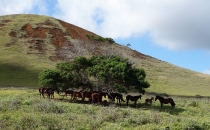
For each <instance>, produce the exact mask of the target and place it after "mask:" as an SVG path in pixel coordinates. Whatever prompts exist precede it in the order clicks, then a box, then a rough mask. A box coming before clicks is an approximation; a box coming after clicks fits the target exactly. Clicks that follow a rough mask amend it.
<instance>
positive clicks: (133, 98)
mask: <svg viewBox="0 0 210 130" xmlns="http://www.w3.org/2000/svg"><path fill="white" fill-rule="evenodd" d="M139 98H140V99H141V95H139V96H131V95H127V96H126V100H127V106H128V102H129V100H131V101H133V102H134V106H136V102H137V100H138V99H139Z"/></svg>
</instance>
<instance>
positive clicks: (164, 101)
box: [155, 96, 176, 108]
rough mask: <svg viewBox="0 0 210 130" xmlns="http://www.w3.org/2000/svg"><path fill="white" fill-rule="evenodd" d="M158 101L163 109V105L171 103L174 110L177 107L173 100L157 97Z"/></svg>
mask: <svg viewBox="0 0 210 130" xmlns="http://www.w3.org/2000/svg"><path fill="white" fill-rule="evenodd" d="M157 99H158V100H159V101H160V104H161V108H162V107H163V104H168V103H170V104H171V107H172V108H174V107H175V105H176V104H175V103H174V100H173V99H172V98H163V97H161V96H156V97H155V101H156V100H157Z"/></svg>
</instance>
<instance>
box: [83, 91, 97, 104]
mask: <svg viewBox="0 0 210 130" xmlns="http://www.w3.org/2000/svg"><path fill="white" fill-rule="evenodd" d="M92 93H98V92H97V91H92V92H87V91H84V92H81V95H82V101H83V102H84V101H85V98H88V99H89V102H90V103H91V101H92V97H91V95H92Z"/></svg>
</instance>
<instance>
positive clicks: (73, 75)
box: [39, 56, 150, 93]
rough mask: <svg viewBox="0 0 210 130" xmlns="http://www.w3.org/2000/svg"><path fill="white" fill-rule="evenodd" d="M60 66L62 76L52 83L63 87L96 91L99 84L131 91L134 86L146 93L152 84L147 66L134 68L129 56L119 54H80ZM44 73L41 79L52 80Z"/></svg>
mask: <svg viewBox="0 0 210 130" xmlns="http://www.w3.org/2000/svg"><path fill="white" fill-rule="evenodd" d="M56 67H57V71H55V72H56V74H57V73H58V74H57V76H58V77H59V78H58V79H55V81H54V82H52V83H51V84H55V86H57V85H60V87H62V88H67V87H73V88H74V87H81V88H82V89H85V88H90V89H92V90H93V89H94V86H95V87H97V88H98V89H100V90H111V91H118V92H127V90H132V89H134V90H137V91H138V92H140V93H144V92H145V91H144V90H145V88H148V87H149V86H150V85H149V83H148V82H147V81H145V78H146V73H145V71H144V70H143V69H138V68H134V67H132V64H131V63H129V61H128V60H127V59H123V58H121V57H119V56H111V57H110V56H109V57H106V56H93V57H91V58H85V57H77V58H75V59H74V60H73V61H72V62H65V63H59V64H57V66H56ZM48 71H49V70H48ZM44 72H45V71H43V72H42V73H44ZM42 73H40V76H39V80H40V81H48V80H47V76H43V74H42ZM49 74H50V73H49ZM43 78H46V79H43ZM51 79H54V78H51ZM40 83H41V84H43V83H45V82H40ZM45 84H46V83H45ZM51 86H52V85H51Z"/></svg>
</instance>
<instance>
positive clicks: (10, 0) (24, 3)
mask: <svg viewBox="0 0 210 130" xmlns="http://www.w3.org/2000/svg"><path fill="white" fill-rule="evenodd" d="M45 6H46V3H45V1H42V0H1V1H0V15H9V14H29V13H35V12H36V13H38V14H47V9H46V7H45Z"/></svg>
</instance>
